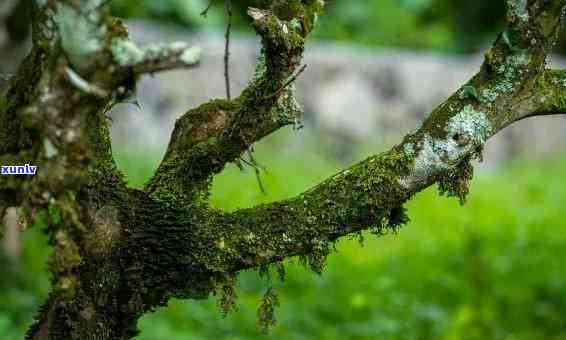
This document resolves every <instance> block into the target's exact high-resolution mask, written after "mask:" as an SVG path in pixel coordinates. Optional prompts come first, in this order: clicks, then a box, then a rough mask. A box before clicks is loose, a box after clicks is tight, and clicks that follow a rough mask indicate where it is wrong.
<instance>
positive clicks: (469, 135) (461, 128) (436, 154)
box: [399, 105, 493, 188]
mask: <svg viewBox="0 0 566 340" xmlns="http://www.w3.org/2000/svg"><path fill="white" fill-rule="evenodd" d="M492 130H493V129H492V127H491V123H490V121H489V119H488V117H487V115H486V114H485V113H484V112H482V111H477V110H476V109H474V107H473V106H472V105H466V106H465V107H464V108H463V109H462V110H461V111H460V112H459V113H458V114H457V115H455V116H454V117H452V118H451V119H450V121H449V122H448V123H447V125H446V128H445V131H446V135H445V137H444V138H442V139H440V138H434V137H432V136H430V135H429V134H425V135H424V136H423V138H422V140H421V141H420V142H418V143H417V144H412V143H411V144H407V145H405V146H404V148H405V153H407V154H412V155H413V156H414V157H415V158H414V168H413V170H412V171H411V173H410V174H409V175H407V176H404V177H402V178H401V179H400V180H399V182H400V184H401V185H402V186H403V187H405V188H413V187H414V186H415V185H419V184H424V183H426V182H427V181H428V180H429V179H430V178H432V177H434V176H436V175H438V174H439V173H440V172H442V171H444V170H448V169H451V168H452V167H454V166H455V165H456V164H458V162H460V161H462V160H463V158H464V157H465V156H466V155H467V154H469V153H470V152H471V151H472V150H473V149H474V148H478V147H480V146H482V145H483V144H484V143H485V141H486V140H487V138H488V137H489V136H491V134H492V133H493V131H492Z"/></svg>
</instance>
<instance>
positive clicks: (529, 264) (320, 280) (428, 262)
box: [0, 144, 566, 340]
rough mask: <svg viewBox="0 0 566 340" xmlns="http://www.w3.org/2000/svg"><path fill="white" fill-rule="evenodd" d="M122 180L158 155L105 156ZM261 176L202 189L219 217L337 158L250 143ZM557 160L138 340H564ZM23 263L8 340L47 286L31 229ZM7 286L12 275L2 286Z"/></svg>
mask: <svg viewBox="0 0 566 340" xmlns="http://www.w3.org/2000/svg"><path fill="white" fill-rule="evenodd" d="M117 153H118V155H119V159H118V163H119V166H120V168H122V169H123V170H124V172H125V173H126V174H127V177H128V180H129V181H130V183H131V184H132V185H136V186H139V185H141V184H142V183H143V181H144V180H145V179H147V177H148V176H149V175H150V174H151V172H152V170H153V169H154V168H155V166H156V164H157V162H158V161H159V157H160V156H159V155H157V154H155V155H153V154H147V153H143V154H142V153H132V152H129V151H124V150H118V152H117ZM256 157H257V159H258V160H259V161H260V162H261V163H263V164H265V165H267V166H268V173H265V174H263V175H262V179H263V182H264V185H265V187H266V190H267V195H264V194H262V193H261V192H260V190H259V188H258V184H257V182H256V178H255V175H254V172H253V171H252V170H251V169H249V170H248V171H246V172H243V173H242V172H241V171H240V170H239V169H237V168H236V167H234V166H230V167H229V168H228V169H227V170H226V171H224V172H223V173H222V174H221V175H220V176H218V178H217V179H216V180H215V182H214V186H213V195H212V201H213V203H214V204H215V205H216V206H218V207H222V208H224V209H228V210H232V209H237V208H239V207H247V206H251V205H254V204H257V203H258V202H266V201H271V200H276V199H281V198H285V197H289V196H292V195H295V194H297V193H299V192H301V191H303V190H305V189H307V188H308V187H310V186H312V185H314V184H315V183H317V182H319V181H320V180H321V179H323V178H325V177H327V176H329V175H331V174H333V173H334V172H335V171H336V170H337V169H338V168H339V167H340V164H338V163H337V162H334V161H331V160H328V159H325V158H324V157H321V156H319V152H317V150H316V148H308V147H307V148H306V151H305V149H300V148H294V149H293V148H291V150H289V149H288V148H281V147H277V146H273V145H271V146H270V145H269V144H262V145H259V146H258V147H257V152H256ZM564 173H566V157H561V158H557V159H555V160H547V161H541V162H540V163H533V162H530V163H529V162H526V161H515V162H514V163H512V164H510V165H507V166H505V167H504V168H500V169H499V170H497V171H494V172H483V173H481V174H480V175H479V176H477V178H476V179H474V181H473V183H472V192H471V194H470V197H469V200H468V203H467V204H466V205H465V206H463V207H461V206H460V205H459V204H458V202H457V201H456V200H454V199H447V198H442V197H438V194H437V192H436V189H435V188H431V189H429V190H427V191H425V192H423V193H421V194H419V195H418V196H417V197H416V198H415V199H413V200H412V201H411V202H409V203H408V206H407V207H408V210H409V215H410V217H411V218H412V220H413V221H412V222H411V223H409V224H408V225H407V226H405V227H403V228H402V229H401V231H400V232H399V234H398V235H388V236H385V237H380V238H376V237H374V236H372V235H369V234H368V235H364V238H365V240H364V242H363V244H364V246H363V247H361V246H360V244H359V241H360V240H358V239H345V240H342V241H340V242H339V243H338V244H337V247H336V248H337V252H336V253H333V254H332V255H331V256H330V258H329V261H328V264H327V267H326V270H325V271H324V273H323V275H322V276H317V275H315V274H313V273H311V272H309V271H308V270H307V269H305V268H303V267H302V266H301V265H299V264H298V263H297V261H295V260H291V261H289V262H288V263H287V264H286V268H287V271H288V275H287V279H286V280H285V282H280V281H279V280H278V278H277V275H276V274H275V273H274V274H273V275H271V278H270V279H269V282H268V279H266V278H259V277H258V275H257V273H256V272H253V271H251V272H246V273H243V275H241V276H240V279H239V283H238V290H237V292H238V295H239V299H238V310H237V311H236V312H233V313H230V314H228V316H226V317H225V318H223V317H222V315H221V314H220V313H219V312H218V310H217V308H216V302H215V298H214V297H211V298H209V299H208V300H205V301H179V300H173V301H171V303H170V306H169V307H168V308H164V309H161V310H159V311H158V312H156V313H154V314H151V315H147V316H145V317H144V318H143V319H142V320H141V324H140V327H141V330H142V334H141V335H140V336H139V339H142V340H161V339H163V340H176V339H226V340H228V339H230V340H235V339H267V338H269V339H285V340H287V339H403V340H405V339H415V340H416V339H446V340H452V339H454V340H456V339H466V340H467V339H478V340H479V339H502V340H503V339H505V340H507V339H509V340H511V339H513V340H523V339H524V340H532V339H551V340H552V339H554V340H558V339H566V317H564V316H565V315H566V264H565V262H564V260H563V258H564V255H566V222H565V221H564V219H563V215H562V213H563V207H564V202H565V201H566V186H565V185H564ZM25 238H26V248H25V249H26V250H25V253H24V256H23V258H22V267H21V268H20V270H18V271H16V272H15V273H12V274H11V275H4V276H3V277H1V278H0V288H2V289H1V290H0V335H2V334H6V335H5V336H4V337H2V336H0V338H1V339H4V338H6V339H16V338H21V337H22V336H21V334H22V332H23V331H24V330H25V327H26V326H27V325H28V324H29V322H30V320H31V315H32V314H33V313H34V311H35V309H36V306H37V304H38V302H39V301H41V300H42V298H43V297H44V296H45V294H46V291H47V281H46V277H45V274H44V273H43V272H42V269H43V267H45V265H44V264H43V263H44V261H45V256H46V251H47V250H46V247H45V246H43V245H42V244H43V241H44V239H43V237H42V236H41V233H40V232H38V231H37V230H31V231H28V232H27V233H26V235H25ZM14 278H18V279H17V280H15V281H14ZM268 287H274V288H276V289H277V291H278V292H279V294H280V300H281V306H280V307H279V308H278V309H277V318H278V325H277V326H276V327H274V328H273V329H272V330H271V332H270V334H269V335H268V336H266V335H263V334H261V333H260V332H259V331H258V329H257V327H256V308H257V306H258V305H259V304H260V303H261V296H262V294H263V293H264V292H265V290H266V289H267V288H268Z"/></svg>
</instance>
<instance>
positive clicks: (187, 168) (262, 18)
mask: <svg viewBox="0 0 566 340" xmlns="http://www.w3.org/2000/svg"><path fill="white" fill-rule="evenodd" d="M321 7H322V4H321V3H319V2H318V1H315V2H313V3H312V4H310V5H303V4H301V5H300V6H299V5H297V6H296V7H293V10H295V11H297V12H291V15H290V16H289V17H285V18H286V19H287V20H285V19H282V18H280V17H278V16H277V15H276V14H275V12H273V11H269V10H259V9H255V8H251V9H250V10H249V11H248V14H249V15H250V16H251V17H252V19H253V22H254V27H255V29H256V31H257V32H258V34H259V35H260V36H261V38H262V45H263V50H262V57H261V60H260V62H259V64H258V66H257V70H256V75H255V77H254V79H253V80H252V81H251V82H250V84H249V86H248V87H247V88H246V89H245V90H244V91H243V93H242V94H241V95H240V96H239V97H238V98H236V99H235V100H232V101H223V100H216V101H211V102H209V103H207V104H204V105H202V106H201V107H199V108H197V109H194V110H191V111H189V112H187V113H186V114H185V115H184V116H182V117H181V118H179V120H177V123H176V124H175V130H174V131H173V135H172V137H171V141H170V143H169V147H168V149H167V153H166V155H165V157H164V159H163V161H162V163H161V165H160V167H159V169H158V170H157V173H156V175H155V176H154V177H153V178H152V179H151V180H150V182H149V183H148V184H147V186H146V188H147V191H148V192H150V193H151V194H153V195H156V197H158V196H162V197H166V198H167V199H171V197H172V196H175V197H176V198H177V199H184V200H186V201H188V200H190V199H192V198H193V197H195V195H196V194H198V193H204V194H205V195H206V191H207V189H208V183H209V180H210V178H211V176H212V175H214V174H216V173H218V172H220V171H221V170H222V169H223V168H224V166H225V164H226V163H228V162H231V161H234V160H236V159H238V157H240V155H241V154H242V153H243V152H244V151H245V150H247V149H248V148H249V147H250V145H251V144H253V143H254V142H256V141H258V140H259V139H261V138H263V137H265V136H266V135H268V134H270V133H272V132H273V131H275V130H277V129H279V128H281V127H283V126H285V125H288V124H293V123H295V122H296V120H297V119H298V115H299V114H300V109H299V107H298V104H297V103H296V101H295V98H294V95H293V92H294V91H293V90H294V87H293V85H292V84H289V83H288V79H289V78H290V77H292V76H293V72H295V70H296V69H297V66H299V64H300V62H301V59H302V53H303V49H304V40H305V37H306V35H307V34H308V33H309V32H310V30H311V29H312V23H311V21H312V20H313V17H315V16H316V15H317V14H318V12H319V11H320V10H321ZM172 193H173V194H174V195H171V194H172Z"/></svg>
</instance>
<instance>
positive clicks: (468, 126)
mask: <svg viewBox="0 0 566 340" xmlns="http://www.w3.org/2000/svg"><path fill="white" fill-rule="evenodd" d="M520 3H525V2H516V4H520ZM544 3H545V2H542V1H540V2H530V5H529V7H525V8H523V9H520V8H519V7H517V6H518V5H513V6H510V15H509V27H508V30H507V32H512V33H508V34H510V36H507V37H505V35H502V36H501V37H500V38H499V39H498V41H497V42H496V44H495V45H494V47H493V48H492V49H491V51H489V52H488V53H487V54H486V59H485V62H484V64H483V66H482V68H481V71H480V72H479V73H478V74H477V75H475V76H474V77H473V78H472V79H471V80H470V81H469V82H468V83H467V84H466V85H465V86H463V87H462V88H461V89H460V90H458V91H457V92H456V93H455V94H454V95H453V96H452V97H450V98H449V99H448V100H447V101H446V102H444V103H443V104H441V105H440V106H439V107H438V108H437V109H436V110H434V111H433V112H432V113H431V115H430V116H429V117H428V118H427V119H426V121H425V122H424V123H423V125H422V127H421V128H420V129H419V130H418V131H416V132H415V133H412V134H410V135H408V136H406V137H405V138H404V140H403V142H402V143H401V144H399V145H396V146H395V147H393V148H392V149H391V150H390V151H388V152H385V153H383V154H380V155H377V156H372V157H370V158H368V159H367V160H365V161H363V162H361V163H359V164H357V165H354V166H353V167H351V168H349V169H347V170H344V171H341V172H340V173H338V174H337V175H335V176H333V177H332V178H329V179H328V180H326V181H324V182H323V183H321V184H319V185H317V186H316V187H314V188H312V189H311V190H309V191H307V192H305V193H303V194H301V195H299V196H297V197H295V198H292V199H288V200H285V201H282V202H275V203H272V204H267V205H260V206H257V207H255V208H251V209H244V210H239V211H237V212H234V213H229V214H226V213H221V212H217V219H218V220H217V221H216V222H215V224H218V225H219V226H222V227H221V230H217V231H216V232H217V233H218V234H219V235H221V236H220V241H218V243H219V244H221V245H222V247H218V248H220V251H222V253H223V255H224V256H225V257H224V261H225V262H224V263H225V265H226V266H227V267H229V268H230V270H231V271H238V270H241V269H245V268H251V267H256V266H261V265H264V264H268V263H272V262H275V261H279V260H281V259H284V258H286V257H289V256H295V255H301V256H307V257H309V258H310V263H311V265H312V266H313V267H314V269H318V268H319V267H320V264H321V263H322V262H321V260H322V259H323V258H324V256H325V254H326V253H327V252H328V247H329V246H328V244H329V242H332V241H334V240H336V239H337V238H339V237H341V236H345V235H348V234H351V233H354V232H359V231H361V230H365V229H373V230H374V231H377V232H379V233H381V232H382V231H385V230H387V228H395V227H396V226H397V225H398V224H401V223H403V222H404V221H405V220H406V217H405V216H404V209H403V208H402V206H403V204H404V203H405V202H406V201H407V200H408V199H410V198H411V197H412V196H413V195H415V194H416V193H418V192H420V191H421V190H423V189H424V188H427V187H429V186H430V185H432V184H434V183H437V182H438V183H439V184H440V188H441V191H443V192H445V193H447V194H449V195H455V196H459V197H460V198H461V199H463V198H465V194H466V193H467V190H468V189H467V181H468V180H469V179H470V178H471V174H472V173H471V171H472V168H471V165H469V162H470V160H471V159H472V158H474V157H476V156H477V155H478V154H479V153H480V152H481V150H482V148H483V145H484V143H485V142H486V140H487V139H488V138H489V137H491V136H493V135H494V134H496V133H497V132H498V131H500V130H502V129H503V128H505V127H506V126H508V125H509V124H511V123H513V122H515V121H518V120H520V119H523V118H525V117H527V116H531V115H534V114H537V113H539V112H543V111H544V112H546V111H549V110H551V111H556V110H563V109H564V108H565V105H564V98H565V97H564V95H565V94H566V92H565V89H566V86H565V84H566V83H565V82H564V79H565V78H564V72H563V71H546V72H542V70H543V69H544V66H545V59H546V53H547V52H548V50H549V47H550V46H552V44H553V42H554V39H555V36H556V33H557V32H556V30H557V29H558V25H557V24H556V22H558V20H559V19H558V18H559V17H560V13H561V11H562V7H563V6H564V4H565V3H566V2H565V1H562V2H560V4H561V6H556V3H557V2H553V3H552V4H551V5H550V7H544V6H545V5H544ZM549 11H552V12H549ZM525 23H528V24H525ZM548 27H552V29H548ZM510 37H512V38H510ZM534 37H536V39H534ZM515 43H516V45H515ZM523 44H527V45H523Z"/></svg>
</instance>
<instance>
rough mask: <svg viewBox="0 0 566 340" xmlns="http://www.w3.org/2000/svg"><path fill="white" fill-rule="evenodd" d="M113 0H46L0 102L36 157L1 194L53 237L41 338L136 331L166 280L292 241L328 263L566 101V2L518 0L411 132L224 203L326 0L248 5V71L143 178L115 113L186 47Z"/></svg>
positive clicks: (263, 259)
mask: <svg viewBox="0 0 566 340" xmlns="http://www.w3.org/2000/svg"><path fill="white" fill-rule="evenodd" d="M105 4H106V2H105V1H104V0H80V1H77V0H43V1H35V2H34V9H33V12H32V22H33V32H32V34H33V41H34V47H33V50H32V52H31V54H30V55H29V56H28V57H27V59H26V60H25V61H24V63H23V64H22V65H21V67H20V69H19V71H18V74H17V75H16V76H15V77H14V78H13V79H12V80H11V82H10V88H9V90H8V95H7V96H6V97H4V98H1V101H0V164H22V163H24V164H25V163H30V164H37V165H38V166H39V172H38V175H37V176H34V177H32V178H27V177H21V176H16V177H9V179H8V177H7V176H0V210H2V208H4V207H6V206H23V207H24V208H25V209H24V212H25V215H26V216H27V218H28V220H29V221H30V222H32V221H34V220H35V221H42V222H44V223H45V224H46V225H47V230H48V232H49V235H50V243H51V245H52V246H53V248H54V252H53V256H52V257H51V258H50V260H49V269H50V272H51V274H52V284H53V292H52V294H51V295H50V298H49V299H48V301H47V302H46V303H45V305H44V307H43V308H42V309H41V310H40V312H39V315H38V321H37V323H36V324H35V325H34V326H33V327H32V328H31V329H30V331H29V333H28V338H30V339H57V340H58V339H101V340H109V339H130V338H131V337H133V336H134V335H136V334H137V329H136V323H137V319H138V318H139V317H140V316H141V315H143V314H144V313H146V312H148V311H151V310H153V309H154V308H156V307H158V306H162V305H165V304H166V303H167V301H168V299H169V298H170V297H172V296H177V297H183V298H203V297H206V296H208V295H209V294H210V293H211V292H214V291H222V292H224V293H226V292H228V293H230V292H232V291H233V288H230V285H233V284H234V278H235V276H236V274H237V273H238V272H239V271H241V270H243V269H248V268H254V267H262V266H265V265H268V264H271V263H274V262H278V261H282V260H284V259H286V258H288V257H291V256H297V255H298V256H301V257H303V258H305V259H306V261H307V262H308V263H309V264H310V265H311V267H312V268H313V270H315V271H317V272H320V271H321V269H322V266H323V264H324V259H325V257H326V256H327V254H328V253H329V250H330V248H331V245H332V242H334V241H335V240H336V239H338V238H340V237H341V236H344V235H348V234H352V233H357V232H360V231H362V230H367V229H370V230H373V231H374V232H376V233H377V234H380V233H383V232H386V231H387V230H389V229H395V228H397V227H398V226H399V225H401V224H403V223H404V222H406V220H407V217H406V216H405V211H404V208H403V204H404V203H405V202H406V201H407V200H408V199H410V198H411V197H412V196H413V195H414V194H416V193H417V192H419V191H421V190H423V189H424V188H426V187H428V186H430V185H432V184H433V183H439V187H440V190H441V192H442V193H445V194H448V195H453V196H457V197H458V198H460V199H461V200H462V201H463V200H464V199H465V196H466V193H467V192H468V187H467V182H468V181H469V179H470V178H471V176H472V170H473V168H472V166H471V164H470V161H471V160H472V159H473V158H474V157H476V156H478V155H479V154H480V153H481V149H482V147H483V145H484V143H485V142H486V141H487V140H488V139H489V138H490V137H491V136H493V135H494V134H496V133H497V132H498V131H500V130H501V129H503V128H505V127H506V126H508V125H509V124H511V123H513V122H515V121H517V120H520V119H523V118H525V117H529V116H532V115H537V114H541V113H544V112H563V110H564V109H565V107H564V106H565V105H564V99H563V98H564V94H565V93H564V91H565V89H566V86H565V76H564V71H553V70H546V69H545V60H546V57H547V54H548V52H549V50H550V48H551V47H552V45H553V44H554V42H555V41H556V36H557V34H558V31H559V28H560V18H561V14H562V11H563V8H564V6H565V5H566V0H560V1H547V0H532V1H524V0H523V1H521V0H517V1H511V0H508V1H507V4H508V27H507V29H506V31H505V32H504V33H502V34H501V35H500V36H499V37H498V39H497V41H496V42H495V44H494V46H493V48H492V49H491V50H490V51H489V52H488V53H487V54H486V58H485V62H484V63H483V65H482V67H481V69H480V71H479V72H478V73H477V74H476V75H475V76H474V77H473V78H472V79H471V80H470V81H469V82H467V83H466V84H465V85H464V86H463V87H462V88H461V89H459V90H458V91H457V92H456V93H455V94H454V95H453V96H451V97H450V98H449V99H448V100H446V101H445V102H444V103H443V104H441V105H440V106H439V107H438V108H437V109H435V110H434V111H433V112H432V113H431V114H430V115H429V117H428V118H427V119H426V120H425V122H424V123H423V125H422V126H421V128H420V129H418V130H417V131H416V132H414V133H411V134H409V135H408V136H406V137H405V138H404V140H403V141H402V142H401V143H400V144H398V145H396V146H394V147H393V148H392V149H391V150H389V151H387V152H385V153H382V154H380V155H376V156H372V157H370V158H368V159H367V160H365V161H363V162H361V163H359V164H357V165H354V166H352V167H350V168H349V169H346V170H344V171H341V172H340V173H338V174H337V175H335V176H333V177H331V178H329V179H327V180H326V181H324V182H322V183H321V184H319V185H317V186H316V187H314V188H312V189H310V190H308V191H307V192H305V193H303V194H301V195H299V196H297V197H294V198H290V199H287V200H284V201H280V202H275V203H271V204H267V205H259V206H257V207H254V208H250V209H244V210H239V211H236V212H233V213H227V212H223V211H218V210H216V209H213V208H211V207H209V206H208V204H207V201H206V198H207V193H208V184H209V182H210V180H211V178H212V177H213V176H214V175H215V174H217V173H219V172H220V171H221V170H222V169H223V167H224V166H225V165H226V164H227V163H228V162H232V161H234V160H236V159H237V158H238V157H240V155H241V154H242V152H244V151H245V150H247V149H248V148H249V146H250V145H251V144H252V143H254V142H255V141H257V140H259V139H261V138H263V137H265V136H266V135H268V134H270V133H271V132H273V131H275V130H277V129H278V128H281V127H283V126H285V125H288V124H291V123H293V122H294V121H295V119H296V118H297V115H298V114H299V113H300V109H299V108H298V106H297V105H296V102H295V99H294V95H293V90H294V89H293V86H292V80H293V79H294V76H293V74H294V73H295V72H297V67H298V66H299V64H300V62H301V58H302V53H303V50H304V41H305V38H306V37H307V35H308V34H309V33H310V31H311V30H312V28H313V26H314V23H315V22H316V18H317V16H318V14H319V13H320V11H321V9H322V5H323V3H322V1H319V0H291V1H286V2H281V1H274V3H273V4H272V6H271V7H269V9H263V10H260V9H250V11H249V15H250V16H251V17H252V19H253V22H254V27H255V28H256V31H257V32H258V34H259V35H260V36H261V38H262V45H263V51H262V55H263V57H262V59H261V60H260V62H259V63H258V67H257V72H256V75H255V77H254V78H253V80H252V81H251V82H250V84H249V86H248V87H247V88H246V89H245V90H244V92H243V93H242V94H241V95H240V96H239V97H238V98H236V99H234V100H231V101H225V100H214V101H211V102H209V103H207V104H204V105H202V106H201V107H199V108H196V109H194V110H191V111H189V112H188V113H186V114H185V115H183V116H182V117H181V118H180V119H179V120H178V122H177V124H176V127H175V130H174V132H173V135H172V137H171V141H170V144H169V148H168V150H167V153H166V155H165V157H164V160H163V162H162V163H161V165H160V167H159V169H158V170H157V172H156V174H155V176H154V177H153V178H152V179H151V180H150V181H149V182H148V184H147V186H146V188H145V189H144V190H135V189H131V188H128V187H127V186H126V184H125V183H124V181H123V180H122V177H121V174H120V173H119V171H118V170H117V169H116V166H115V164H114V160H113V156H112V150H111V145H110V139H109V132H108V123H107V120H106V117H105V112H106V111H107V110H108V109H109V108H110V107H111V105H112V104H113V103H115V102H117V101H120V100H121V99H122V98H123V97H124V95H125V94H126V93H128V91H132V90H133V87H134V84H135V80H136V77H137V75H138V74H140V73H144V72H142V70H145V69H146V68H145V66H143V67H142V65H152V66H151V67H153V69H154V70H158V69H162V67H156V65H162V63H166V64H167V63H168V62H170V61H171V60H172V59H171V58H173V59H174V58H179V57H180V55H181V54H183V53H184V52H181V50H180V49H174V50H175V51H174V53H165V52H172V49H170V47H171V45H161V46H162V47H163V46H168V47H169V48H167V47H166V48H161V49H160V52H159V53H153V52H151V53H149V54H147V55H146V53H145V52H148V50H145V49H140V48H138V47H137V46H136V47H135V48H132V46H131V45H129V42H128V40H127V32H126V30H125V27H124V26H123V25H122V23H121V22H120V21H119V20H117V19H115V18H113V17H112V16H111V15H110V13H109V12H108V9H107V7H106V5H105ZM282 4H283V5H282ZM183 51H186V50H183ZM132 52H135V53H132ZM138 52H140V53H141V54H140V53H138ZM161 52H163V53H161ZM179 53H181V54H179ZM132 56H135V58H134V59H131V58H130V57H132ZM146 57H147V58H146ZM185 66H187V65H185ZM136 69H137V71H136ZM232 300H233V299H231V298H230V297H228V298H226V299H223V301H225V302H230V301H232ZM268 300H269V301H276V298H274V295H273V294H271V293H270V295H269V299H268ZM223 305H226V307H229V306H228V305H229V303H226V304H224V303H223ZM266 311H268V312H266V315H268V314H271V312H270V308H269V306H267V307H266Z"/></svg>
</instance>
